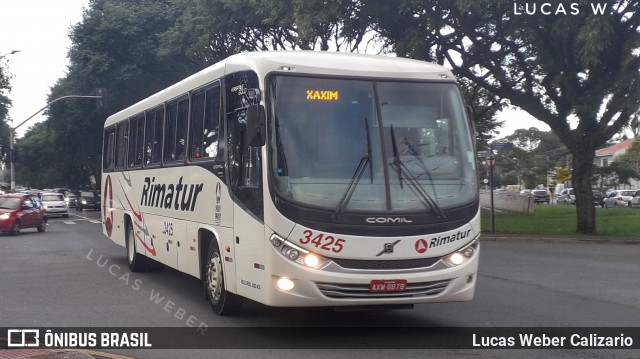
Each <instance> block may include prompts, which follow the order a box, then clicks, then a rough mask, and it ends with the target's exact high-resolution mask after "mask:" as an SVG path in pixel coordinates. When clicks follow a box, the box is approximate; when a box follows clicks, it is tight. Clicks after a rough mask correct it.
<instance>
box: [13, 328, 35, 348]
mask: <svg viewBox="0 0 640 359" xmlns="http://www.w3.org/2000/svg"><path fill="white" fill-rule="evenodd" d="M38 346H40V330H38V329H8V330H7V347H9V348H28V347H38Z"/></svg>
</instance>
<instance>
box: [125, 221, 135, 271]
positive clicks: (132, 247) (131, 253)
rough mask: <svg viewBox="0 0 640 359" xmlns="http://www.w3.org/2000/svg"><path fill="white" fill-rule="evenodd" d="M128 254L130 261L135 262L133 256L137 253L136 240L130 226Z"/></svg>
mask: <svg viewBox="0 0 640 359" xmlns="http://www.w3.org/2000/svg"><path fill="white" fill-rule="evenodd" d="M127 242H128V244H129V245H128V246H127V254H128V257H129V263H133V257H134V256H135V255H136V241H135V240H134V238H133V228H129V235H128V236H127Z"/></svg>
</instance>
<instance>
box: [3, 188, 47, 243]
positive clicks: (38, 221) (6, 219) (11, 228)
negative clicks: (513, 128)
mask: <svg viewBox="0 0 640 359" xmlns="http://www.w3.org/2000/svg"><path fill="white" fill-rule="evenodd" d="M25 228H36V229H37V230H38V232H44V231H45V229H46V228H47V217H46V216H45V211H44V208H43V206H42V204H41V203H40V201H39V200H38V198H37V197H34V196H33V195H30V194H21V193H14V194H3V195H0V231H2V232H7V233H10V234H12V235H14V236H15V235H17V234H18V233H20V230H22V229H25Z"/></svg>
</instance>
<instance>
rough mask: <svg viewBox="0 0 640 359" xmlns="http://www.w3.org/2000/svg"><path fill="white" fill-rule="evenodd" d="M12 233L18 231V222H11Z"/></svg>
mask: <svg viewBox="0 0 640 359" xmlns="http://www.w3.org/2000/svg"><path fill="white" fill-rule="evenodd" d="M13 233H15V234H18V233H20V223H18V222H13Z"/></svg>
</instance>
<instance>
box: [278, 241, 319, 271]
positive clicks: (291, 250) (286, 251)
mask: <svg viewBox="0 0 640 359" xmlns="http://www.w3.org/2000/svg"><path fill="white" fill-rule="evenodd" d="M269 242H271V245H272V246H273V247H274V248H275V249H276V250H277V252H278V253H280V254H281V255H282V256H283V257H285V258H287V259H288V260H290V261H293V262H296V263H298V264H300V265H303V266H305V267H308V268H314V269H323V268H324V267H326V266H327V265H329V263H331V260H330V259H328V258H324V257H322V256H320V255H318V254H315V253H312V252H309V251H308V250H306V249H304V248H301V247H298V246H296V245H295V244H293V243H291V242H289V241H287V240H285V239H284V238H282V237H280V236H278V235H277V234H274V235H272V236H271V238H269Z"/></svg>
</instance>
